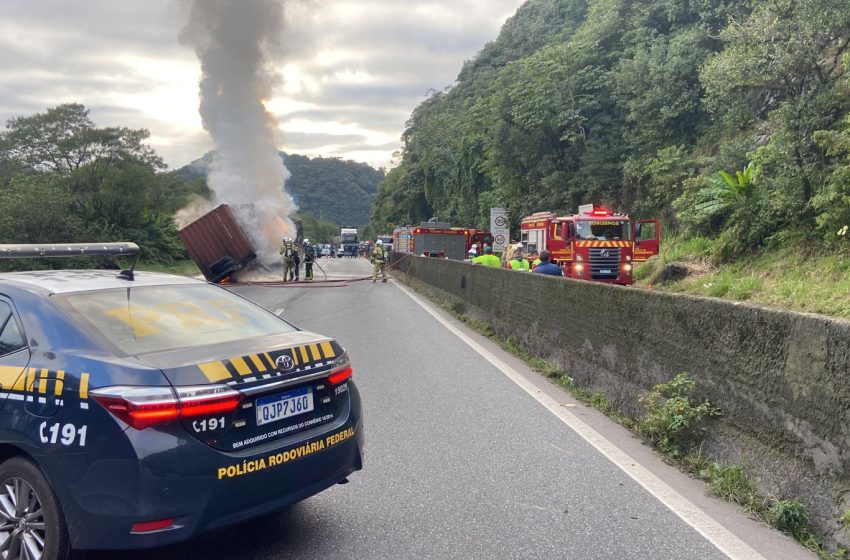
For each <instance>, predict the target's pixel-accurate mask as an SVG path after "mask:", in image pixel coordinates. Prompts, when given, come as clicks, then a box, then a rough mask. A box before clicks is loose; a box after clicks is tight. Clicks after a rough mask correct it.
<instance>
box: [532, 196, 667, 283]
mask: <svg viewBox="0 0 850 560" xmlns="http://www.w3.org/2000/svg"><path fill="white" fill-rule="evenodd" d="M521 236H522V237H521V240H522V249H523V252H525V253H526V254H528V253H531V252H533V251H538V252H539V251H542V250H544V249H547V250H549V251H550V253H551V260H552V262H554V263H556V264H558V265H560V266H561V267H562V268H563V270H564V276H567V277H569V278H577V279H581V280H593V281H596V282H607V283H610V284H622V285H629V284H633V283H634V278H633V276H632V270H633V267H634V263H639V262H643V261H646V260H648V259H649V258H650V257H651V256H653V255H657V254H658V250H659V247H660V244H661V225H660V224H659V222H658V220H657V219H649V220H632V219H631V218H629V217H628V216H627V215H625V214H618V213H614V212H610V211H609V210H607V209H605V208H604V207H602V206H598V205H594V204H585V205H582V206H579V210H578V214H574V215H571V216H558V215H557V214H555V213H553V212H537V213H536V214H532V215H531V216H527V217H525V218H524V219H523V220H522V224H521Z"/></svg>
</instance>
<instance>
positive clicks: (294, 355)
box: [289, 348, 299, 366]
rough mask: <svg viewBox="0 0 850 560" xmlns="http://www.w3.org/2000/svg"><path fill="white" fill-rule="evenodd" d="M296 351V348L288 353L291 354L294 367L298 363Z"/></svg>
mask: <svg viewBox="0 0 850 560" xmlns="http://www.w3.org/2000/svg"><path fill="white" fill-rule="evenodd" d="M297 350H298V349H297V348H291V349H290V352H289V353H290V354H292V363H293V364H295V365H296V366H297V365H298V363H299V362H298V351H297Z"/></svg>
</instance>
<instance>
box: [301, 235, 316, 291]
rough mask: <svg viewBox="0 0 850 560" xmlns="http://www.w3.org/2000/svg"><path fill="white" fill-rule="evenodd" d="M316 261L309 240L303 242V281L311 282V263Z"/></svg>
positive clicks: (314, 252)
mask: <svg viewBox="0 0 850 560" xmlns="http://www.w3.org/2000/svg"><path fill="white" fill-rule="evenodd" d="M315 260H316V250H315V248H314V247H313V246H312V245H311V244H310V240H309V239H305V240H304V279H305V280H307V282H312V281H313V263H314V262H315Z"/></svg>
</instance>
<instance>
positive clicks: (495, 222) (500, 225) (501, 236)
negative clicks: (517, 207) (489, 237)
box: [490, 208, 511, 253]
mask: <svg viewBox="0 0 850 560" xmlns="http://www.w3.org/2000/svg"><path fill="white" fill-rule="evenodd" d="M510 228H511V224H510V222H508V213H507V212H506V211H505V209H504V208H490V233H492V234H493V251H495V252H497V253H501V252H502V251H504V250H505V246H506V245H507V244H508V239H509V238H510V235H511V229H510Z"/></svg>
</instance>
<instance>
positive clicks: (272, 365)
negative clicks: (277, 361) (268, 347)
mask: <svg viewBox="0 0 850 560" xmlns="http://www.w3.org/2000/svg"><path fill="white" fill-rule="evenodd" d="M263 357H264V358H265V359H266V360H268V362H269V367H270V368H272V369H274V360H272V357H271V356H269V353H268V352H263Z"/></svg>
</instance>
